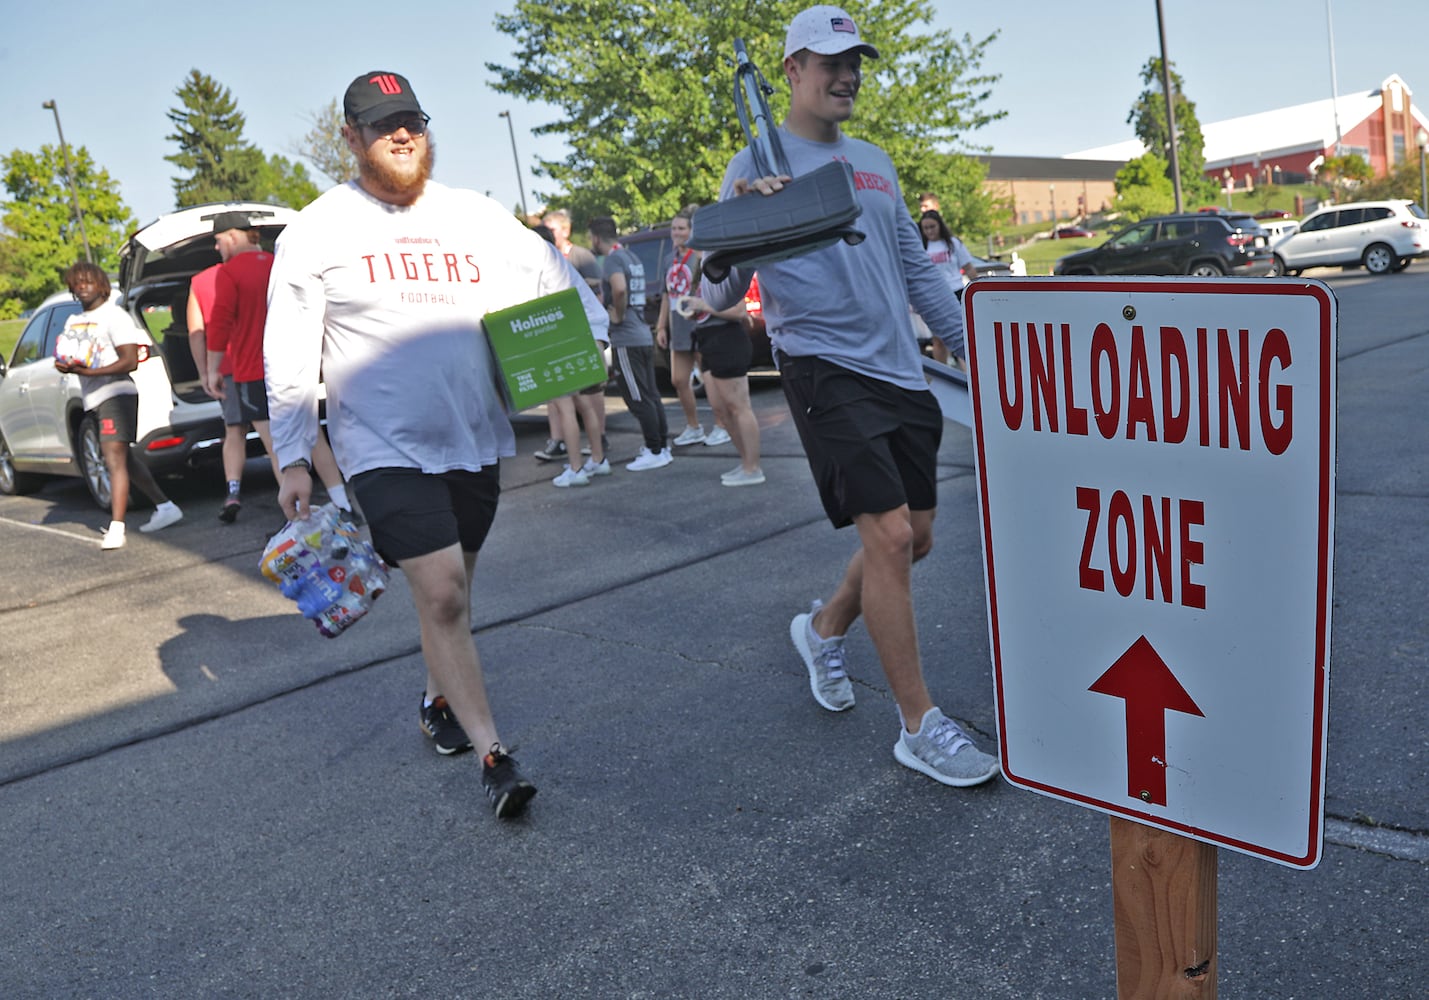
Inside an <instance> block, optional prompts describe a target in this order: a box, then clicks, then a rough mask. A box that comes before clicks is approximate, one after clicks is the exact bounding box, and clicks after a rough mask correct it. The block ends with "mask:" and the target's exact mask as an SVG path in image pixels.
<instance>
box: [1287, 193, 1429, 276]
mask: <svg viewBox="0 0 1429 1000" xmlns="http://www.w3.org/2000/svg"><path fill="white" fill-rule="evenodd" d="M1426 253H1429V216H1426V215H1425V214H1424V210H1423V209H1422V208H1420V207H1419V206H1418V205H1416V204H1415V203H1414V202H1412V201H1409V200H1408V199H1403V198H1401V199H1397V200H1395V201H1357V202H1350V203H1349V204H1345V205H1330V206H1328V207H1326V208H1322V209H1320V210H1319V211H1317V212H1313V213H1311V214H1310V215H1307V216H1306V217H1305V218H1304V219H1303V220H1302V221H1301V223H1300V229H1299V231H1298V232H1295V233H1292V234H1290V235H1289V236H1286V237H1284V238H1283V239H1281V240H1280V241H1279V242H1277V243H1276V244H1275V267H1276V272H1277V273H1279V274H1292V275H1294V274H1299V273H1300V272H1301V271H1303V270H1304V269H1305V268H1307V267H1364V268H1365V269H1366V270H1367V271H1369V272H1370V273H1371V274H1388V273H1389V272H1391V271H1402V270H1404V269H1405V268H1406V267H1408V266H1409V262H1410V261H1412V260H1413V259H1414V258H1415V257H1422V256H1423V255H1424V254H1426Z"/></svg>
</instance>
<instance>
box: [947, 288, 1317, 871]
mask: <svg viewBox="0 0 1429 1000" xmlns="http://www.w3.org/2000/svg"><path fill="white" fill-rule="evenodd" d="M1009 291H1012V292H1026V291H1037V292H1049V291H1059V292H1110V293H1117V292H1123V293H1126V292H1131V293H1135V294H1138V295H1145V294H1167V293H1175V294H1178V295H1184V294H1187V293H1193V294H1197V293H1199V294H1216V295H1277V296H1281V295H1286V294H1291V295H1308V296H1310V297H1311V298H1314V299H1316V300H1318V301H1319V303H1320V359H1319V360H1320V415H1321V419H1320V441H1319V462H1320V485H1319V490H1318V492H1317V503H1318V511H1317V515H1316V524H1317V529H1316V531H1317V535H1318V541H1317V546H1316V548H1317V551H1316V608H1315V708H1314V719H1313V736H1314V739H1313V740H1312V741H1311V745H1312V747H1313V751H1312V760H1311V762H1310V825H1309V830H1308V831H1307V834H1306V843H1307V844H1308V845H1309V850H1308V852H1307V853H1306V854H1305V855H1304V856H1303V857H1297V856H1295V855H1291V854H1286V853H1284V852H1281V851H1274V850H1270V849H1268V848H1266V847H1262V846H1260V845H1258V844H1251V843H1247V842H1245V841H1241V840H1237V839H1235V838H1233V837H1228V836H1224V835H1221V834H1217V833H1214V832H1211V831H1207V830H1202V829H1199V828H1197V827H1193V826H1190V825H1188V824H1185V823H1179V822H1176V821H1175V820H1170V819H1167V818H1165V817H1163V816H1158V815H1156V814H1154V813H1149V812H1143V811H1140V810H1138V809H1135V808H1132V807H1129V806H1125V805H1120V804H1117V803H1111V802H1104V801H1102V800H1101V799H1098V798H1095V797H1093V796H1090V795H1083V794H1081V793H1079V792H1072V791H1068V790H1067V789H1063V788H1057V787H1055V786H1052V785H1048V784H1045V783H1043V782H1038V781H1032V780H1030V779H1027V778H1022V777H1018V776H1017V775H1015V774H1014V773H1013V772H1012V771H1011V770H1010V768H1009V766H1008V760H1007V722H1006V719H1007V714H1006V711H1005V706H1004V704H1003V701H1002V697H1003V684H1002V639H1001V636H1000V634H999V631H998V612H997V586H996V574H995V573H994V571H993V552H992V527H991V520H992V518H991V513H990V509H989V506H988V495H987V478H986V476H985V475H983V474H982V470H983V464H984V461H985V457H984V456H985V455H986V454H987V453H986V450H985V448H984V444H985V442H984V439H983V416H982V405H981V398H982V394H981V392H980V389H979V386H978V377H977V372H978V364H977V335H976V328H975V323H974V321H973V307H974V303H975V300H976V298H978V297H980V296H982V295H997V294H999V293H1006V292H1009ZM963 308H964V310H965V313H966V316H965V318H966V321H967V350H968V373H969V385H970V386H971V396H972V411H973V435H974V437H975V439H976V445H977V458H978V493H979V502H980V503H981V504H982V529H983V540H982V544H983V558H984V559H985V560H986V575H987V600H988V610H989V614H990V620H991V626H992V628H991V636H992V639H991V641H992V659H993V674H994V690H995V694H996V697H997V720H998V721H997V726H998V734H997V735H998V754H999V757H1000V758H1001V762H1002V774H1003V777H1004V778H1005V779H1006V780H1007V781H1008V782H1010V783H1012V784H1014V785H1017V786H1019V787H1022V788H1026V789H1029V790H1031V791H1035V792H1040V793H1041V794H1043V795H1049V796H1051V797H1053V798H1058V799H1064V800H1066V801H1070V802H1074V803H1078V804H1081V805H1084V806H1088V807H1090V808H1093V809H1096V810H1098V811H1100V812H1106V813H1110V814H1112V815H1116V816H1122V817H1124V818H1127V819H1130V820H1134V821H1136V822H1139V823H1145V824H1147V825H1150V826H1155V827H1160V828H1162V829H1167V830H1171V831H1173V832H1176V833H1181V834H1184V835H1186V836H1188V837H1193V838H1195V839H1197V840H1203V841H1206V842H1207V843H1212V844H1219V845H1222V846H1225V847H1229V848H1231V849H1233V850H1236V851H1240V852H1242V853H1244V854H1250V855H1254V856H1257V857H1263V858H1267V859H1269V860H1271V861H1275V862H1278V863H1280V864H1284V865H1288V866H1290V867H1293V868H1314V867H1315V866H1316V865H1318V864H1319V863H1320V851H1321V849H1322V831H1323V826H1324V801H1325V800H1324V777H1325V770H1324V769H1325V743H1326V735H1327V732H1328V724H1327V719H1326V709H1327V701H1328V697H1329V669H1330V665H1329V621H1330V619H1329V613H1330V612H1329V604H1330V584H1331V580H1330V578H1329V574H1330V557H1331V553H1332V546H1333V545H1334V526H1333V524H1332V522H1331V514H1330V512H1331V509H1332V501H1333V490H1334V470H1335V456H1334V454H1333V448H1332V444H1333V441H1332V433H1331V432H1332V428H1333V426H1334V419H1335V409H1334V405H1335V400H1334V397H1333V394H1332V392H1331V387H1332V384H1333V383H1334V378H1333V375H1334V365H1335V363H1336V362H1335V350H1336V342H1335V329H1334V325H1333V323H1332V317H1333V316H1334V315H1335V301H1334V295H1333V293H1332V292H1331V291H1330V290H1329V288H1328V287H1327V286H1325V285H1322V284H1320V283H1318V282H1315V283H1308V282H1299V281H1294V282H1290V281H1279V280H1274V279H1256V278H1229V279H1221V280H1220V281H1206V280H1200V279H1186V278H1176V279H1166V278H1150V279H1147V278H1121V279H1116V280H1107V279H1104V278H994V279H987V280H985V281H978V282H974V283H973V284H971V285H969V286H968V290H967V293H966V294H965V295H964V297H963Z"/></svg>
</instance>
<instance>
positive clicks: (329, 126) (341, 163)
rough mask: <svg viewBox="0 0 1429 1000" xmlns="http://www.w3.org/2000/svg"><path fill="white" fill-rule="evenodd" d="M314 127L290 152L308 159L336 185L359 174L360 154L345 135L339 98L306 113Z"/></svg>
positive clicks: (309, 122)
mask: <svg viewBox="0 0 1429 1000" xmlns="http://www.w3.org/2000/svg"><path fill="white" fill-rule="evenodd" d="M307 119H308V124H309V125H311V126H312V127H311V128H309V129H308V131H307V132H306V133H305V134H304V135H303V137H302V138H301V139H299V140H298V141H297V142H296V143H295V144H294V145H293V148H292V150H291V152H293V153H295V154H296V155H298V156H301V157H302V158H303V159H305V160H307V161H308V162H309V163H311V164H312V165H313V166H314V167H316V168H317V169H318V170H319V171H320V172H321V173H322V174H323V176H325V177H327V178H328V179H329V180H330V181H332V182H333V183H334V184H341V183H342V182H343V181H347V180H351V179H352V178H354V177H356V176H357V157H355V156H353V155H352V150H351V149H349V148H348V146H347V140H346V139H344V138H343V136H342V126H343V122H344V118H343V116H342V108H341V107H340V106H339V105H338V103H337V98H335V97H334V98H333V99H332V100H331V101H328V102H327V104H326V105H325V106H323V107H321V108H319V109H318V110H316V111H310V112H308V114H307Z"/></svg>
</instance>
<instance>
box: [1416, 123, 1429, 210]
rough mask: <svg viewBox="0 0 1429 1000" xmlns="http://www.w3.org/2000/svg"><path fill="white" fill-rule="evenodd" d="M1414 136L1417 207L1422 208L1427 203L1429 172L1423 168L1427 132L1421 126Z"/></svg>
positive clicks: (1427, 149)
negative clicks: (1417, 189)
mask: <svg viewBox="0 0 1429 1000" xmlns="http://www.w3.org/2000/svg"><path fill="white" fill-rule="evenodd" d="M1415 138H1416V139H1418V140H1419V207H1420V208H1424V206H1426V205H1429V173H1426V172H1425V169H1424V156H1425V154H1426V153H1429V132H1426V131H1424V130H1423V129H1422V128H1421V129H1420V130H1419V134H1418V135H1417V136H1415ZM1426 211H1429V209H1426Z"/></svg>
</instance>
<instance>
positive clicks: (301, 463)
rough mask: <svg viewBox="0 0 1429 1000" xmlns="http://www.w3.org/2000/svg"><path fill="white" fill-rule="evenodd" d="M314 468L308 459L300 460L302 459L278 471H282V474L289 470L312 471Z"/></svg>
mask: <svg viewBox="0 0 1429 1000" xmlns="http://www.w3.org/2000/svg"><path fill="white" fill-rule="evenodd" d="M312 467H313V463H312V462H309V461H308V460H307V459H306V458H300V459H298V460H297V461H294V462H289V463H288V464H287V465H285V466H283V468H282V469H280V470H278V471H280V472H287V471H288V470H289V469H297V468H304V469H311V468H312Z"/></svg>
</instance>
